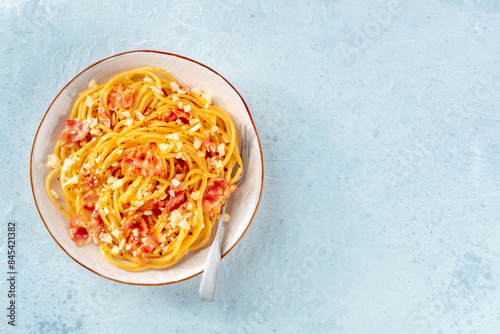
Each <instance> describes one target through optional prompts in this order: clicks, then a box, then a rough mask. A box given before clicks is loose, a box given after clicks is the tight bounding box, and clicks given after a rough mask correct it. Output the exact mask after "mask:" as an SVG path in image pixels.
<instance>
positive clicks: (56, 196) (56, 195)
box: [50, 189, 59, 199]
mask: <svg viewBox="0 0 500 334" xmlns="http://www.w3.org/2000/svg"><path fill="white" fill-rule="evenodd" d="M50 193H51V194H52V196H53V197H54V199H59V195H58V194H57V193H56V192H55V191H54V189H50Z"/></svg>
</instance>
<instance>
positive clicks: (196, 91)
mask: <svg viewBox="0 0 500 334" xmlns="http://www.w3.org/2000/svg"><path fill="white" fill-rule="evenodd" d="M191 91H192V92H193V93H195V94H196V95H201V94H202V93H203V92H202V91H201V89H199V88H198V87H195V88H192V89H191Z"/></svg>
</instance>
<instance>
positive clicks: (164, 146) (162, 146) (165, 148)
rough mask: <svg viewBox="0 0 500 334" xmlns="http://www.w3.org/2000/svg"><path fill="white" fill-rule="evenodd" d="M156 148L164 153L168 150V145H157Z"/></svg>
mask: <svg viewBox="0 0 500 334" xmlns="http://www.w3.org/2000/svg"><path fill="white" fill-rule="evenodd" d="M158 148H159V149H160V150H161V151H162V152H165V151H166V150H167V149H168V145H167V144H160V145H158Z"/></svg>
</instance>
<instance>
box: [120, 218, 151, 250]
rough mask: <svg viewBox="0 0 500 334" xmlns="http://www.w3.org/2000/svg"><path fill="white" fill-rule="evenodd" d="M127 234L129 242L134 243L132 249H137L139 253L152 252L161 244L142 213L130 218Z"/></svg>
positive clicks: (126, 228)
mask: <svg viewBox="0 0 500 334" xmlns="http://www.w3.org/2000/svg"><path fill="white" fill-rule="evenodd" d="M134 231H135V232H134ZM125 234H126V240H127V243H128V244H131V245H132V247H131V250H135V251H137V252H138V253H139V254H141V253H146V254H147V253H151V252H152V251H153V250H154V248H155V247H156V245H158V244H159V242H158V240H156V238H155V236H154V235H153V234H152V233H151V232H150V231H149V228H148V224H146V221H145V220H144V218H142V216H140V215H134V216H133V217H132V218H131V219H129V221H128V222H127V225H126V227H125Z"/></svg>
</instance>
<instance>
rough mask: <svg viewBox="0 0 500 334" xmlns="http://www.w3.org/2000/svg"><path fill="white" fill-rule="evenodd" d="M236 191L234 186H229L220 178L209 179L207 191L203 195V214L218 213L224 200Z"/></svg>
mask: <svg viewBox="0 0 500 334" xmlns="http://www.w3.org/2000/svg"><path fill="white" fill-rule="evenodd" d="M235 190H236V186H235V185H234V184H233V185H229V182H227V181H226V180H224V179H223V178H221V177H217V178H215V179H209V180H208V183H207V189H206V190H205V194H204V195H203V201H202V203H203V212H206V213H208V214H217V213H220V210H221V208H222V206H223V205H224V203H226V199H227V198H228V197H229V195H231V193H232V192H233V191H235Z"/></svg>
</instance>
